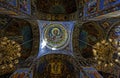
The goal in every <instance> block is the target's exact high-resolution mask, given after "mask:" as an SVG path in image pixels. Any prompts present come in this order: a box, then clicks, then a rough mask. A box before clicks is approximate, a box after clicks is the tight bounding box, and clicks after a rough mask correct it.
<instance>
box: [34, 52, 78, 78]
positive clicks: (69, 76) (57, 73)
mask: <svg viewBox="0 0 120 78" xmlns="http://www.w3.org/2000/svg"><path fill="white" fill-rule="evenodd" d="M73 64H74V60H73V58H72V57H71V56H67V55H60V54H49V55H45V56H43V57H41V58H40V59H38V60H37V61H36V65H35V66H34V67H33V68H34V77H33V78H39V77H42V78H44V77H45V78H47V77H49V78H79V71H77V70H76V69H75V66H74V65H73Z"/></svg>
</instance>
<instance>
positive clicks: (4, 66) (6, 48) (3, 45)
mask: <svg viewBox="0 0 120 78" xmlns="http://www.w3.org/2000/svg"><path fill="white" fill-rule="evenodd" d="M20 51H21V46H20V45H19V44H18V43H16V42H15V41H13V40H9V39H8V38H7V37H2V38H0V64H1V65H0V75H2V74H5V73H8V72H9V71H13V70H14V69H15V65H16V64H18V63H19V60H18V58H19V57H20V56H21V53H20Z"/></svg>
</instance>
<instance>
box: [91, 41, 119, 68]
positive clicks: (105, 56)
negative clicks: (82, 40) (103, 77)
mask: <svg viewBox="0 0 120 78" xmlns="http://www.w3.org/2000/svg"><path fill="white" fill-rule="evenodd" d="M111 43H112V44H116V42H114V41H113V40H112V39H109V40H102V41H100V42H97V43H96V44H95V45H94V46H93V54H94V56H95V58H94V59H95V60H96V61H97V63H98V65H99V66H101V67H102V68H103V69H104V68H108V69H109V68H111V67H113V66H114V62H115V61H116V62H117V61H118V60H117V59H113V55H114V54H115V52H116V51H117V48H115V47H114V46H112V44H111ZM104 70H105V69H104Z"/></svg>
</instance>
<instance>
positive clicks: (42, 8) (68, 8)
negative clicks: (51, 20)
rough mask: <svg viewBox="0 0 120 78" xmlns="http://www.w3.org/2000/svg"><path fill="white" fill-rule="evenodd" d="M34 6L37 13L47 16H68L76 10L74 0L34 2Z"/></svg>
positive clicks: (40, 0)
mask: <svg viewBox="0 0 120 78" xmlns="http://www.w3.org/2000/svg"><path fill="white" fill-rule="evenodd" d="M66 3H67V4H66ZM35 4H36V8H37V11H39V12H43V13H49V14H69V13H73V12H75V11H76V10H77V6H76V2H75V0H35Z"/></svg>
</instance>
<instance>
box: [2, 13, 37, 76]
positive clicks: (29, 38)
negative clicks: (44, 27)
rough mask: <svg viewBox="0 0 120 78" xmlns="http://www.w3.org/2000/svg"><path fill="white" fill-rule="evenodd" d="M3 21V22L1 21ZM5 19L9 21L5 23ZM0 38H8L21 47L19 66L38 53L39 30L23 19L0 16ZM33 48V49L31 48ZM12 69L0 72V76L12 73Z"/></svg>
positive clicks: (33, 24) (34, 24)
mask: <svg viewBox="0 0 120 78" xmlns="http://www.w3.org/2000/svg"><path fill="white" fill-rule="evenodd" d="M3 19H5V20H3ZM7 19H9V20H8V21H7ZM2 23H5V24H3V26H0V38H2V37H8V38H9V39H10V40H14V41H16V42H17V43H19V44H20V45H21V47H22V51H21V54H22V55H21V57H20V59H19V65H22V63H23V62H24V61H25V60H26V59H27V58H28V57H30V56H31V55H35V54H37V52H38V47H39V29H38V25H37V24H36V22H35V23H34V22H33V21H30V22H29V21H28V20H27V21H26V20H23V19H17V18H11V17H8V16H4V15H3V16H2V17H1V16H0V25H1V24H2ZM33 46H34V47H33ZM15 69H16V66H15V68H13V69H5V70H0V75H4V74H7V73H12V72H13V71H14V70H15Z"/></svg>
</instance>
